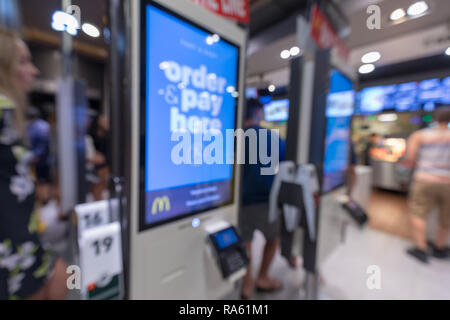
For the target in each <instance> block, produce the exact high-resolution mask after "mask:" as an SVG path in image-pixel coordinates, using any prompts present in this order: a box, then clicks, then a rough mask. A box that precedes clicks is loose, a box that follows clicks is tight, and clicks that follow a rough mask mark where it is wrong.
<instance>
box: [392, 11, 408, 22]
mask: <svg viewBox="0 0 450 320" xmlns="http://www.w3.org/2000/svg"><path fill="white" fill-rule="evenodd" d="M405 15H406V12H405V10H403V8H398V9H396V10H394V11H392V13H391V16H390V18H391V20H392V21H395V20H399V19H401V18H403V17H404V16H405Z"/></svg>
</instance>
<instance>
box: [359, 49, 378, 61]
mask: <svg viewBox="0 0 450 320" xmlns="http://www.w3.org/2000/svg"><path fill="white" fill-rule="evenodd" d="M380 58H381V54H380V53H379V52H378V51H372V52H369V53H366V54H365V55H363V56H362V58H361V61H362V63H374V62H377V61H378V60H380Z"/></svg>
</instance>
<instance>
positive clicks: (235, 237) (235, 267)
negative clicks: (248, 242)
mask: <svg viewBox="0 0 450 320" xmlns="http://www.w3.org/2000/svg"><path fill="white" fill-rule="evenodd" d="M209 239H210V241H211V243H212V247H213V249H214V251H215V253H216V257H217V260H218V264H219V267H220V270H221V272H222V276H223V278H224V279H229V278H231V277H232V276H233V275H235V274H237V273H240V272H242V271H243V270H244V269H245V267H246V266H247V264H248V262H249V259H248V256H247V252H246V250H245V246H244V244H243V243H242V240H241V238H240V236H239V234H238V233H237V231H236V229H235V227H233V226H230V227H227V228H226V229H222V230H219V231H217V232H214V233H210V234H209Z"/></svg>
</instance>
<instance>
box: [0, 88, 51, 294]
mask: <svg viewBox="0 0 450 320" xmlns="http://www.w3.org/2000/svg"><path fill="white" fill-rule="evenodd" d="M14 122H15V121H14V104H13V103H12V102H11V100H9V99H7V98H6V97H5V96H4V95H1V94H0V300H6V299H15V300H17V299H26V298H28V297H30V296H32V295H33V294H35V293H36V292H37V291H38V290H39V289H40V288H42V286H43V285H44V284H45V282H46V281H47V278H48V276H49V274H50V271H51V270H52V267H53V255H52V253H51V251H49V250H46V249H45V248H43V246H42V245H41V243H40V241H39V238H38V235H37V227H38V219H37V215H36V212H35V196H34V183H33V180H32V176H31V175H30V170H29V163H30V162H31V160H32V158H33V155H32V154H31V153H30V152H29V151H28V150H27V149H26V148H25V147H24V146H23V145H22V144H21V143H20V139H19V138H18V137H19V135H18V134H17V130H16V128H15V126H14Z"/></svg>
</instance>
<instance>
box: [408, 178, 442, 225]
mask: <svg viewBox="0 0 450 320" xmlns="http://www.w3.org/2000/svg"><path fill="white" fill-rule="evenodd" d="M408 205H409V209H410V211H411V213H412V214H414V215H416V216H418V217H419V218H422V219H426V218H427V216H428V215H429V214H430V212H431V211H432V210H433V209H434V208H436V207H438V208H439V224H440V226H441V227H444V228H450V184H440V183H430V182H422V181H414V182H413V183H412V185H411V189H410V193H409V200H408Z"/></svg>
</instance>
